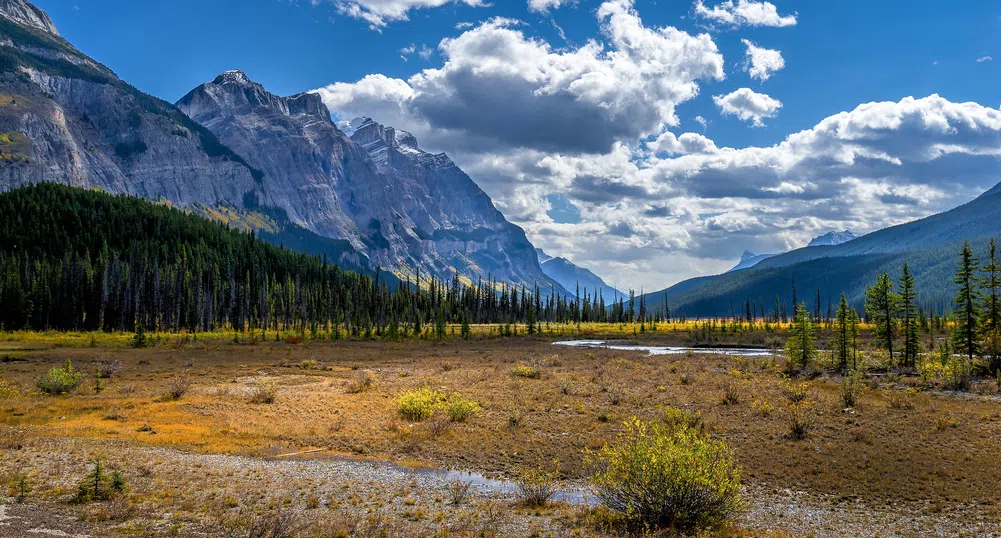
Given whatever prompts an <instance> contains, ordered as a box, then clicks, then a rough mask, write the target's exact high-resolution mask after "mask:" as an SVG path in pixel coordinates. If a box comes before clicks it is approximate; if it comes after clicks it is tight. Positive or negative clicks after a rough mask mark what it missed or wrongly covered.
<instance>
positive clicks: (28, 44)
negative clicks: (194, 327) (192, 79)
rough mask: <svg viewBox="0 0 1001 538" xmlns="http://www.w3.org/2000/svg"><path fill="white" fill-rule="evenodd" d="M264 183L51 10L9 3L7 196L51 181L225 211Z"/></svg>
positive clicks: (1, 82)
mask: <svg viewBox="0 0 1001 538" xmlns="http://www.w3.org/2000/svg"><path fill="white" fill-rule="evenodd" d="M260 179H261V176H260V174H259V173H257V172H255V171H253V170H252V169H251V168H250V167H249V166H247V165H246V164H245V163H244V162H243V160H242V159H241V158H240V157H238V156H237V155H236V154H235V153H233V152H232V151H230V150H229V149H228V148H226V147H225V146H223V145H221V144H220V143H219V141H218V140H217V139H216V138H215V136H214V135H212V133H211V132H209V131H208V130H206V129H204V128H203V127H201V126H200V125H198V124H197V123H195V122H193V121H191V120H190V118H187V117H186V116H185V115H184V114H183V113H181V112H180V111H179V110H177V109H176V108H175V107H174V106H172V105H170V104H169V103H166V102H164V101H161V100H159V99H156V98H154V97H151V96H148V95H146V94H143V93H142V92H140V91H139V90H137V89H135V88H134V87H132V86H129V85H128V84H126V83H125V82H123V81H122V80H120V79H119V78H118V77H117V76H116V75H115V74H114V73H113V72H112V71H111V70H110V69H108V68H106V67H104V66H102V65H100V64H99V63H97V62H95V61H94V60H92V59H90V58H88V57H87V56H85V55H83V54H82V53H80V52H79V51H77V50H76V49H75V48H73V46H72V45H70V44H69V43H68V42H66V41H65V40H63V39H62V38H61V37H59V35H58V34H57V33H56V31H55V27H54V26H52V24H51V20H49V18H48V16H47V15H45V14H44V12H42V11H41V10H38V8H35V7H34V6H32V5H30V4H27V3H25V2H19V1H15V0H7V1H2V0H0V189H9V188H12V187H16V186H18V185H22V184H26V183H37V182H41V181H48V182H56V183H66V184H69V185H74V186H78V187H99V188H102V189H105V190H108V191H110V192H115V193H128V194H134V195H138V196H143V197H146V198H150V199H163V200H167V201H170V202H172V203H175V204H179V205H189V204H192V203H195V202H201V203H206V204H219V203H237V202H239V201H241V200H242V199H243V197H244V194H245V193H247V192H250V191H252V190H253V189H254V188H255V187H256V184H257V181H259V180H260Z"/></svg>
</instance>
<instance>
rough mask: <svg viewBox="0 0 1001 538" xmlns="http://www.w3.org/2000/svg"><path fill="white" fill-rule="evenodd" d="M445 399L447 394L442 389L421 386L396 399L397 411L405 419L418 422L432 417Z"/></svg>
mask: <svg viewBox="0 0 1001 538" xmlns="http://www.w3.org/2000/svg"><path fill="white" fill-rule="evenodd" d="M444 401H445V395H444V394H442V392H441V391H439V390H434V389H431V388H428V387H421V388H418V389H414V390H408V391H406V392H404V393H402V394H400V396H399V397H398V398H397V399H396V412H397V413H398V414H399V415H400V418H402V419H404V420H412V421H415V422H418V421H421V420H425V419H428V418H431V415H433V414H434V412H435V410H436V409H437V408H438V406H439V405H441V403H442V402H444Z"/></svg>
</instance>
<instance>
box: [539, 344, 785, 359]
mask: <svg viewBox="0 0 1001 538" xmlns="http://www.w3.org/2000/svg"><path fill="white" fill-rule="evenodd" d="M553 345H554V346H569V347H585V348H599V349H614V350H617V351H646V352H647V354H648V355H651V356H652V355H684V354H686V353H699V354H702V355H731V356H736V357H771V356H772V355H773V353H772V352H771V351H769V350H767V349H754V348H740V347H725V348H724V347H719V348H708V347H670V346H636V345H630V344H617V343H615V342H614V341H613V342H608V341H605V340H567V341H563V342H553Z"/></svg>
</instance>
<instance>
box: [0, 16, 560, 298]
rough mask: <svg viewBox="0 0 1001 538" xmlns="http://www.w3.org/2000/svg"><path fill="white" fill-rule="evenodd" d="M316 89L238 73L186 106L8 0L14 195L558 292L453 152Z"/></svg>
mask: <svg viewBox="0 0 1001 538" xmlns="http://www.w3.org/2000/svg"><path fill="white" fill-rule="evenodd" d="M342 126H343V127H344V128H345V129H346V131H345V130H342V129H341V128H340V127H338V125H336V124H335V123H334V121H333V120H332V119H331V116H330V113H329V111H328V110H327V108H326V107H325V106H324V105H323V103H322V101H321V100H320V97H319V96H318V95H315V94H309V93H304V94H298V95H293V96H289V97H281V96H277V95H274V94H272V93H270V92H268V91H267V90H266V89H265V88H264V87H263V86H261V85H260V84H258V83H256V82H254V81H252V80H251V79H250V78H249V77H247V75H246V74H245V73H243V72H241V71H227V72H225V73H223V74H221V75H219V76H218V77H217V78H216V79H214V80H213V81H211V82H208V83H206V84H203V85H201V86H199V87H197V88H195V89H194V90H192V91H191V92H190V93H189V94H187V95H186V96H184V97H183V98H182V99H181V100H180V101H178V102H177V103H176V106H175V105H173V104H170V103H167V102H165V101H162V100H160V99H157V98H155V97H151V96H149V95H146V94H144V93H142V92H140V91H139V90H137V89H135V88H134V87H132V86H130V85H129V84H127V83H126V82H124V81H122V80H121V79H120V78H118V76H117V75H115V73H114V72H112V71H111V70H110V69H108V68H107V67H105V66H103V65H101V64H100V63H98V62H96V61H94V60H93V59H91V58H89V57H87V56H86V55H84V54H83V53H81V52H80V51H78V50H77V49H76V48H75V47H73V45H71V44H70V43H69V42H67V41H66V40H65V39H63V38H62V37H61V36H60V35H59V34H58V31H57V30H56V27H55V25H54V24H53V23H52V21H51V19H49V17H48V15H46V14H45V13H44V12H43V11H42V10H41V9H39V8H37V7H36V6H34V5H32V4H30V3H29V2H27V1H25V0H0V190H6V189H11V188H14V187H17V186H19V185H23V184H30V183H38V182H57V183H65V184H69V185H73V186H78V187H87V188H100V189H102V190H105V191H108V192H111V193H126V194H131V195H135V196H140V197H143V198H147V199H150V200H157V201H163V202H169V203H171V204H173V205H176V206H179V207H182V208H185V209H187V210H190V211H192V212H195V213H199V214H202V215H204V216H208V217H211V218H215V219H217V220H222V221H224V222H226V223H227V224H230V225H231V226H236V227H243V228H251V229H254V230H256V231H257V232H258V233H259V234H260V236H261V237H262V238H264V239H267V240H269V241H272V242H275V243H282V244H285V245H286V246H289V247H292V248H297V249H301V250H304V251H306V252H311V253H315V254H324V255H326V256H327V257H328V258H329V259H331V261H335V262H337V263H339V264H341V265H344V266H346V267H349V268H357V269H360V270H364V271H374V270H375V269H376V268H379V267H381V268H382V269H383V270H384V271H386V272H391V273H393V274H395V275H396V276H397V277H399V278H401V279H402V278H407V277H409V278H413V277H414V276H415V275H416V274H418V273H419V274H420V275H421V278H422V279H426V278H428V277H430V276H435V277H438V278H449V277H452V276H454V275H458V276H459V277H460V278H461V279H462V280H463V281H464V282H466V283H472V282H475V281H476V280H477V279H478V278H480V277H482V278H484V279H486V278H487V277H488V275H489V276H491V277H492V278H493V279H495V280H496V281H498V282H506V283H515V284H524V285H526V286H533V285H535V284H538V285H539V286H540V288H542V289H546V290H550V289H556V290H557V291H558V292H565V290H563V289H562V286H561V285H559V284H558V283H556V282H555V281H554V280H552V279H551V278H550V277H549V276H547V275H546V274H545V273H544V272H543V270H542V268H541V266H540V264H539V261H538V258H537V255H536V252H535V248H534V246H533V245H532V244H531V243H530V242H529V240H528V238H527V237H526V235H525V233H524V231H523V230H522V229H521V228H519V227H517V226H515V225H513V224H511V223H510V222H508V221H507V220H506V219H505V218H504V216H503V215H502V214H501V213H500V211H498V210H497V209H496V208H495V207H494V205H493V203H492V201H491V200H490V198H489V197H488V196H487V195H486V193H484V192H483V191H482V190H481V189H480V188H479V187H478V186H477V185H476V184H475V183H474V182H473V181H472V179H470V178H469V176H467V175H466V174H465V173H464V172H463V171H462V170H460V169H459V168H458V167H457V166H456V165H455V164H454V163H453V162H452V161H451V160H450V159H449V158H448V157H447V156H446V155H444V154H431V153H428V152H425V151H423V150H422V149H421V148H420V147H419V145H418V142H417V140H416V139H415V138H414V137H413V136H412V135H410V134H408V133H405V132H402V131H398V130H395V129H393V128H392V127H389V126H383V125H380V124H378V123H376V122H374V121H371V120H368V119H360V120H357V121H353V122H349V123H346V124H344V125H342Z"/></svg>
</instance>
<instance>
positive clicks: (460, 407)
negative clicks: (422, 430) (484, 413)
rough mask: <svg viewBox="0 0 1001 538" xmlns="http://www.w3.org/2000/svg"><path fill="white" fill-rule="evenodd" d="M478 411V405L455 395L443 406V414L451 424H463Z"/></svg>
mask: <svg viewBox="0 0 1001 538" xmlns="http://www.w3.org/2000/svg"><path fill="white" fill-rule="evenodd" d="M479 410H480V404H478V403H476V402H474V401H472V400H470V399H468V398H466V397H464V396H460V395H455V396H453V397H452V398H450V399H449V401H448V403H446V404H445V412H446V413H447V414H448V419H449V420H451V421H452V422H465V421H466V419H468V418H469V417H470V416H472V415H473V413H476V412H477V411H479Z"/></svg>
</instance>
